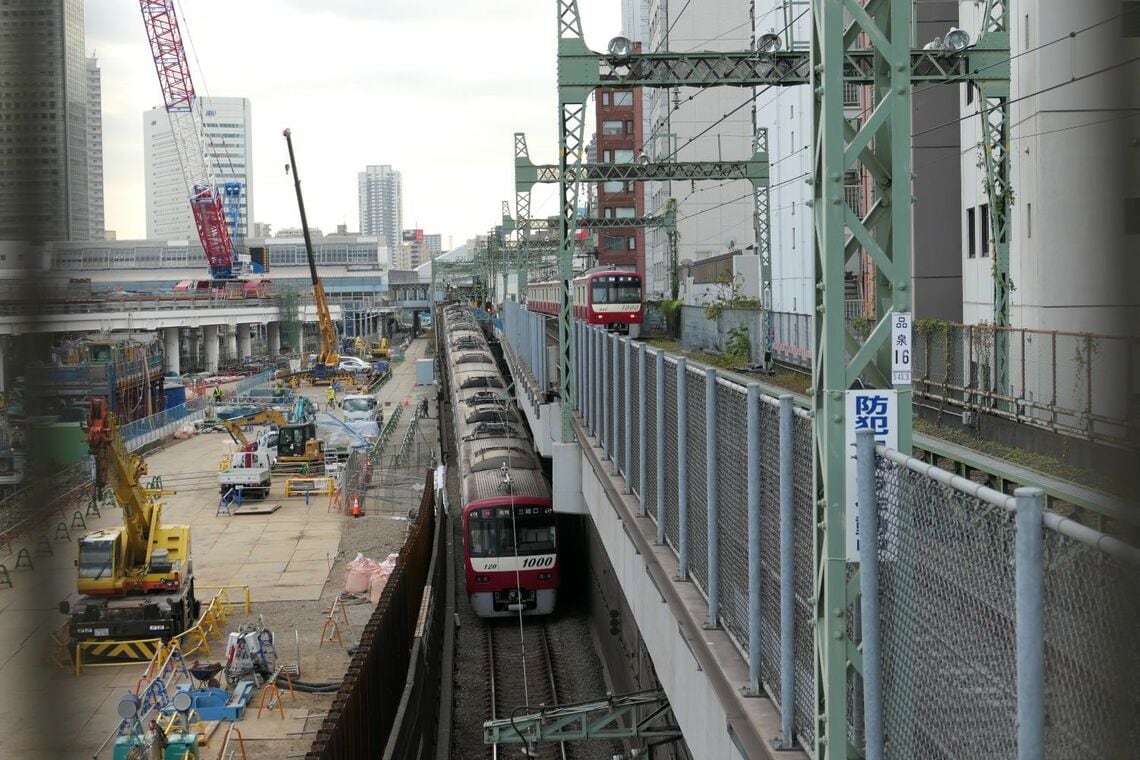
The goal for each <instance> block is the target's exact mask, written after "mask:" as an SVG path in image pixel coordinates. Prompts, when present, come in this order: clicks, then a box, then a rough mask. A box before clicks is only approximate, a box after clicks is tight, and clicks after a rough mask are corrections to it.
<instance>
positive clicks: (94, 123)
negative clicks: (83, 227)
mask: <svg viewBox="0 0 1140 760" xmlns="http://www.w3.org/2000/svg"><path fill="white" fill-rule="evenodd" d="M87 202H88V206H89V208H90V211H89V212H88V213H89V216H90V219H91V235H90V237H91V239H92V240H102V239H103V238H104V237H105V235H106V233H105V230H104V229H103V225H104V221H103V84H102V77H101V76H100V71H99V61H98V60H97V59H96V58H95V56H91V57H90V58H88V59H87Z"/></svg>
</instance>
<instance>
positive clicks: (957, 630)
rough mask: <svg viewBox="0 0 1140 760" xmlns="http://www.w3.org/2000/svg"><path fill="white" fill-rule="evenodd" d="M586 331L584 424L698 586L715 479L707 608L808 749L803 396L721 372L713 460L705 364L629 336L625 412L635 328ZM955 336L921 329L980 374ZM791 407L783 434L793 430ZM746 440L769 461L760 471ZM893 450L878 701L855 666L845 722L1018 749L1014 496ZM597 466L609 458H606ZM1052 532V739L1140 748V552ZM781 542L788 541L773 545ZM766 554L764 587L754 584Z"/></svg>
mask: <svg viewBox="0 0 1140 760" xmlns="http://www.w3.org/2000/svg"><path fill="white" fill-rule="evenodd" d="M577 336H578V341H579V343H578V345H579V346H580V347H581V349H582V350H581V353H580V354H579V360H580V363H581V364H585V365H588V366H581V367H580V375H579V377H580V378H581V379H582V380H583V381H585V385H584V386H583V387H582V388H581V392H582V393H583V397H582V398H581V403H580V408H581V409H582V411H583V412H584V416H585V418H586V419H588V420H589V429H590V431H591V434H592V435H593V436H595V437H600V438H602V439H603V440H604V441H605V444H606V452H607V453H608V455H609V456H610V457H612V458H615V459H616V460H617V464H618V465H619V467H618V471H620V472H621V473H622V474H623V475H624V474H625V469H626V468H627V466H628V467H629V468H630V470H631V472H630V476H631V482H632V485H633V490H634V493H635V494H637V496H638V497H639V498H640V500H641V503H642V506H643V509H644V510H645V512H646V513H647V514H648V515H649V516H650V517H651V519H653V520H654V522H656V523H657V525H658V535H659V536H662V537H663V539H664V542H665V543H666V544H667V545H668V546H669V547H671V548H672V549H673V551H674V552H675V553H676V554H677V556H678V559H679V560H680V559H681V554H682V546H683V547H684V552H683V553H684V555H685V559H686V560H687V563H688V564H687V569H688V571H689V574H690V577H691V579H692V580H693V581H694V582H695V585H696V586H697V587H698V588H699V589H700V590H702V591H703V592H705V593H706V594H709V592H710V588H711V586H712V584H713V580H714V579H713V578H711V577H710V576H709V573H710V568H711V566H712V564H713V562H712V561H710V559H709V538H710V537H709V535H708V516H709V511H708V510H709V508H710V507H709V505H710V503H711V502H710V501H709V497H710V495H709V493H708V486H709V482H708V478H710V477H711V478H713V492H714V493H713V496H714V498H715V503H716V505H717V510H718V511H717V513H716V515H715V517H716V531H717V532H716V534H715V535H716V536H717V538H718V554H717V557H716V558H715V561H716V564H717V565H718V566H719V574H718V575H717V578H716V579H715V580H716V581H717V584H716V585H717V590H718V594H717V596H716V600H717V601H718V605H719V606H718V607H717V609H716V610H714V611H713V617H714V618H715V619H716V620H717V621H718V622H719V623H720V624H721V625H723V626H724V628H725V630H726V631H727V633H728V634H729V636H730V637H731V639H732V641H733V642H734V643H735V644H736V645H737V647H738V648H739V650H740V653H741V655H742V656H743V658H744V659H745V660H746V661H748V662H749V664H750V666H752V667H753V674H754V675H752V676H750V680H751V681H753V683H754V685H755V686H757V687H759V688H762V689H763V690H765V691H766V692H767V694H768V695H769V696H770V697H771V698H772V699H773V701H774V702H775V703H776V704H777V705H778V706H779V707H780V709H781V710H783V711H784V712H785V714H787V712H788V711H789V710H790V713H791V725H790V727H786V729H785V730H789V731H790V732H791V733H792V734H793V735H794V736H795V738H796V739H797V740H798V742H799V743H800V745H801V746H803V747H804V748H805V749H806V750H807V751H808V752H809V753H812V754H813V753H814V745H815V741H816V734H815V728H816V718H817V711H818V709H819V705H818V704H817V693H816V692H817V689H816V681H815V677H816V674H815V670H816V655H815V641H814V634H815V622H816V615H817V610H816V583H817V580H818V579H817V571H818V568H817V567H816V564H815V560H814V556H813V547H814V544H815V543H816V541H817V535H816V533H817V505H816V498H815V486H814V476H813V462H814V441H813V430H812V419H811V415H810V413H808V412H807V411H806V410H803V409H794V410H793V408H792V405H791V403H790V402H787V406H786V408H782V409H781V408H780V407H779V402H778V401H777V400H776V399H773V398H771V397H769V396H765V395H763V394H759V393H756V396H755V398H757V399H759V400H758V401H756V402H755V403H750V402H749V396H748V389H747V388H745V387H744V386H741V385H739V384H737V383H735V382H732V381H729V380H727V379H725V378H719V377H718V378H715V380H714V382H713V385H712V388H713V390H714V395H713V401H714V403H713V408H712V413H713V419H714V420H715V426H716V429H715V441H716V471H715V473H709V472H706V470H707V467H706V465H707V462H706V460H707V456H708V455H707V448H706V436H708V435H709V434H710V432H709V428H708V423H707V417H706V414H707V409H706V392H707V389H708V387H709V386H708V379H707V377H706V375H705V372H704V369H703V368H698V367H697V366H692V367H690V366H687V364H686V363H683V362H679V361H678V360H676V359H674V358H672V357H669V356H666V355H665V354H664V352H662V351H660V350H657V349H652V348H647V347H644V346H637V350H636V351H634V352H632V354H631V357H630V364H629V368H628V373H629V386H630V391H629V392H630V393H631V394H634V395H635V396H636V398H634V399H631V400H630V413H629V414H628V415H627V414H626V412H625V408H626V406H625V394H626V390H625V385H626V382H625V378H626V372H627V369H626V364H625V345H624V344H625V342H626V340H627V339H625V338H619V337H617V336H613V335H607V334H605V333H603V332H602V331H600V330H597V329H593V328H578V332H577ZM951 337H952V340H950V341H949V342H947V343H945V344H943V350H944V351H945V353H944V354H942V355H941V357H940V358H939V357H938V356H936V355H935V354H934V353H933V349H934V348H936V346H935V345H934V344H931V345H930V346H929V348H930V349H931V351H928V352H927V354H926V355H927V357H928V361H931V359H930V358H929V357H931V356H934V357H935V358H934V359H933V360H936V361H942V362H943V366H945V367H947V371H948V373H949V374H948V375H947V376H948V377H961V378H966V379H967V380H968V378H969V377H971V373H973V376H975V377H977V376H979V374H981V375H983V376H984V373H982V372H981V370H978V369H975V368H971V367H970V365H969V364H968V363H967V362H965V361H961V362H959V361H957V358H958V357H959V356H964V353H959V352H965V350H966V346H967V345H972V344H971V340H972V338H971V336H969V335H966V334H962V335H960V336H958V337H954V336H951ZM959 338H960V343H957V344H956V343H955V341H956V340H959ZM615 346H616V348H617V353H616V356H617V362H616V363H615V361H614V356H615V353H614V351H615ZM642 355H644V366H643V365H642V362H641V356H642ZM682 373H683V376H684V382H683V383H680V382H679V378H680V377H681V376H682ZM643 375H644V390H642V389H641V388H642V386H641V382H640V381H641V379H642V376H643ZM659 382H660V385H659ZM754 392H755V391H754ZM615 401H616V402H617V403H616V404H615ZM659 410H660V412H661V421H660V422H659V421H658V411H659ZM643 418H644V427H645V434H644V436H642V435H641V432H640V427H641V424H640V423H641V421H642V419H643ZM682 421H683V423H684V434H685V440H684V442H682V441H680V440H679V437H680V436H679V430H680V427H679V426H680V425H681V423H682ZM781 423H783V424H784V427H785V429H786V430H787V431H788V433H787V434H788V436H789V438H790V443H788V444H786V445H781ZM626 425H628V426H629V432H630V435H629V437H628V443H627V438H626V436H625V434H624V431H625V429H626V428H625V426H626ZM753 429H754V430H755V431H756V434H755V436H753V434H752V433H751V432H750V431H751V430H753ZM607 433H608V440H605V439H606V438H607ZM627 447H628V451H627ZM659 447H660V448H659ZM659 451H661V452H662V453H663V455H662V456H659V455H658V452H659ZM642 455H644V474H642V473H641V461H640V460H641V458H642ZM627 456H628V462H629V465H627V464H626V462H627ZM753 456H754V457H755V458H756V460H757V466H756V467H755V468H750V467H749V463H750V458H751V457H753ZM900 457H901V455H896V454H894V453H892V454H891V455H890V456H886V455H883V456H880V457H879V459H878V472H877V480H876V483H877V494H878V499H879V519H880V544H879V569H880V574H879V583H878V586H877V589H878V591H877V597H876V598H877V599H878V600H879V601H880V602H881V605H880V608H879V612H878V613H876V614H875V619H874V621H871V622H877V623H878V624H879V625H878V626H877V627H876V630H877V633H875V634H874V635H875V636H876V637H877V638H878V639H880V640H881V658H880V659H879V662H881V669H882V683H883V689H882V691H881V694H882V696H883V699H882V701H881V702H879V701H871V700H868V703H867V704H864V700H863V694H864V684H863V681H862V680H861V679H859V678H856V677H854V670H852V671H851V674H852V678H851V679H850V680H849V686H848V720H849V722H850V730H849V736H850V737H852V738H854V739H855V740H856V741H857V742H862V741H863V740H864V734H863V716H864V714H865V711H867V712H870V711H878V712H877V713H876V714H881V716H882V726H883V735H884V737H885V742H884V746H885V752H886V756H887V757H898V758H912V757H923V758H927V757H929V758H974V757H1012V756H1014V755H1016V753H1017V750H1018V726H1019V718H1018V711H1019V696H1020V697H1021V698H1022V699H1023V700H1024V694H1021V695H1019V693H1018V686H1017V681H1018V665H1017V663H1018V651H1019V647H1022V649H1023V650H1024V647H1025V646H1026V644H1025V643H1024V641H1022V642H1020V643H1019V635H1025V625H1022V626H1021V631H1019V630H1018V628H1019V627H1018V624H1017V615H1018V611H1017V608H1018V601H1019V600H1018V595H1017V586H1018V578H1017V576H1018V560H1017V559H1016V557H1017V556H1018V554H1017V551H1016V546H1015V544H1016V543H1017V529H1016V526H1015V515H1014V513H1013V511H1012V504H1013V502H1014V497H1010V496H1005V495H1002V494H1000V493H997V492H994V491H989V490H988V489H985V488H983V487H981V486H979V485H977V484H975V483H972V482H970V481H968V480H965V479H961V478H957V476H954V475H952V474H951V473H949V472H946V471H942V470H937V469H935V468H932V467H931V466H930V465H926V464H923V463H921V462H918V461H917V460H913V459H909V458H906V457H901V458H900ZM605 470H606V474H607V475H608V474H610V473H611V472H613V471H614V469H613V464H612V462H607V463H606V465H605ZM659 478H660V480H659ZM753 478H755V479H756V480H753ZM682 484H684V492H683V496H684V501H685V509H686V518H687V519H686V527H685V529H684V535H683V536H682V521H681V501H682V491H681V490H680V489H681V487H682ZM659 497H660V499H659ZM753 499H755V501H753ZM659 501H660V508H659ZM751 509H755V510H756V511H757V513H758V518H759V519H758V520H756V521H755V522H754V523H750V521H749V519H748V517H749V511H750V510H751ZM750 530H751V531H758V533H757V534H756V535H755V536H753V534H752V533H750ZM1042 532H1043V534H1044V555H1043V556H1044V562H1043V563H1042V566H1041V573H1042V574H1043V578H1044V580H1043V594H1042V596H1043V599H1042V603H1041V608H1042V609H1043V610H1044V613H1043V614H1044V623H1043V624H1039V625H1037V626H1036V629H1035V631H1036V634H1035V635H1036V636H1037V639H1038V640H1039V642H1040V646H1041V648H1042V650H1043V652H1044V654H1043V662H1044V666H1043V672H1044V676H1043V680H1042V684H1043V685H1042V686H1041V688H1040V694H1041V697H1042V701H1043V703H1044V705H1045V708H1044V712H1045V714H1046V715H1047V720H1043V721H1042V725H1043V726H1044V728H1043V731H1042V733H1043V736H1044V742H1045V746H1046V748H1047V754H1048V755H1049V756H1056V757H1071V756H1082V757H1086V756H1087V757H1121V756H1133V755H1134V754H1135V751H1136V750H1135V748H1136V747H1138V746H1140V690H1138V689H1136V688H1135V687H1134V686H1129V684H1135V683H1137V682H1140V650H1138V649H1137V648H1136V647H1135V646H1129V645H1130V644H1131V643H1132V642H1134V641H1135V638H1136V635H1137V634H1138V633H1140V616H1138V613H1137V605H1138V603H1140V580H1138V577H1140V574H1138V573H1137V572H1136V571H1137V569H1138V568H1140V552H1137V551H1136V550H1135V549H1132V548H1130V547H1127V546H1125V545H1123V544H1121V543H1120V542H1119V541H1116V540H1114V539H1111V538H1108V537H1106V536H1103V535H1101V534H1097V533H1095V532H1094V531H1092V530H1090V529H1089V528H1086V527H1083V526H1078V525H1076V524H1075V523H1071V522H1068V521H1065V520H1063V519H1062V518H1059V517H1057V516H1056V515H1052V514H1048V513H1047V514H1046V515H1045V518H1044V521H1043V528H1042ZM754 539H755V540H754ZM782 545H787V546H788V547H789V548H790V551H789V552H788V554H786V555H784V554H782V553H781V547H782ZM754 546H755V547H757V549H756V550H757V551H758V555H759V556H758V557H756V558H753V556H752V552H753V548H752V547H754ZM754 559H755V561H757V562H758V564H759V582H758V583H757V584H752V583H750V582H749V575H750V572H749V571H750V565H751V563H752V561H753V560H754ZM858 568H859V566H858V565H856V564H849V565H848V566H847V569H846V577H847V580H848V582H849V583H852V584H857V583H859V582H860V577H861V574H860V573H858V572H857V569H858ZM706 598H707V597H706ZM754 605H755V606H754ZM857 609H859V604H858V603H855V604H852V605H850V606H849V608H848V613H849V614H848V617H849V622H848V635H849V636H851V637H852V639H853V640H854V641H856V642H858V641H859V639H860V637H861V636H863V635H864V633H865V632H866V631H867V630H868V627H867V626H868V621H866V620H864V621H862V622H863V627H862V630H860V628H859V626H857V625H856V624H855V622H854V621H855V619H856V616H857V613H856V610H857ZM754 610H755V611H754ZM757 612H758V614H757ZM753 637H755V638H756V639H757V642H756V643H757V644H758V645H757V646H753V644H754V642H753ZM753 659H754V660H755V661H754V662H753ZM865 667H866V663H864V668H865ZM1122 676H1123V677H1122ZM785 687H791V688H790V691H788V690H786V689H785ZM868 688H870V687H868ZM788 699H790V700H791V703H792V704H790V705H788V704H786V703H787V702H788ZM1020 709H1022V710H1024V709H1025V708H1024V707H1022V708H1020ZM1121 727H1123V733H1124V734H1125V738H1124V739H1123V740H1120V739H1112V738H1110V737H1114V736H1115V737H1119V736H1120V734H1121V733H1122V731H1121ZM1130 753H1131V754H1130Z"/></svg>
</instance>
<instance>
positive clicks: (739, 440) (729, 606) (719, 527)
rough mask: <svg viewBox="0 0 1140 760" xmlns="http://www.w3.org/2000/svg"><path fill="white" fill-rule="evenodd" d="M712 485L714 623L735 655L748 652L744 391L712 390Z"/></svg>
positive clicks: (735, 387)
mask: <svg viewBox="0 0 1140 760" xmlns="http://www.w3.org/2000/svg"><path fill="white" fill-rule="evenodd" d="M716 426H717V441H731V442H732V443H731V444H730V445H727V446H718V448H717V460H716V472H715V473H713V478H714V482H715V483H716V493H717V508H718V512H719V514H718V517H719V519H718V520H717V524H716V531H717V537H718V540H719V544H720V622H721V623H722V624H723V625H724V627H725V629H726V630H727V631H728V633H729V635H730V636H732V638H733V640H734V641H735V642H736V645H737V646H738V647H740V649H741V651H742V652H744V653H746V654H747V652H748V645H749V636H748V622H749V621H748V446H747V443H746V442H747V440H748V398H747V396H746V395H745V392H744V389H743V388H741V387H740V386H738V385H735V384H729V383H726V382H724V381H719V382H718V383H717V387H716Z"/></svg>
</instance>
